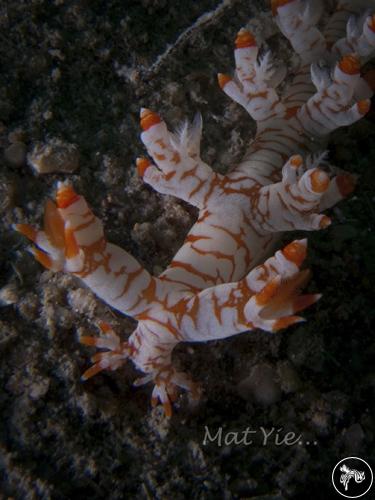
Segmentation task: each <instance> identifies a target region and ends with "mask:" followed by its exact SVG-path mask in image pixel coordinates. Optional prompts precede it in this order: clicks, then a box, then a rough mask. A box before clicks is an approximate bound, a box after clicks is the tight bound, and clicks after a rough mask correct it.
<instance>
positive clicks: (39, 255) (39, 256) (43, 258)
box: [30, 247, 53, 269]
mask: <svg viewBox="0 0 375 500" xmlns="http://www.w3.org/2000/svg"><path fill="white" fill-rule="evenodd" d="M30 252H31V253H32V254H33V255H34V258H35V259H36V260H37V261H38V262H39V264H42V266H43V267H45V268H46V269H52V265H53V263H52V260H51V258H50V256H49V255H47V254H46V253H45V252H42V250H39V248H35V247H33V248H31V249H30Z"/></svg>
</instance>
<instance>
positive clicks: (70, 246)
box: [64, 227, 79, 259]
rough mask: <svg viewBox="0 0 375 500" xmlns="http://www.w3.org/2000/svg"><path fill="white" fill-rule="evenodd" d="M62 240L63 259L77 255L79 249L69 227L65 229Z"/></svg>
mask: <svg viewBox="0 0 375 500" xmlns="http://www.w3.org/2000/svg"><path fill="white" fill-rule="evenodd" d="M64 238H65V257H66V258H67V259H72V258H73V257H75V256H76V255H78V254H79V247H78V245H77V242H76V239H75V237H74V231H73V229H72V228H70V227H66V228H65V232H64Z"/></svg>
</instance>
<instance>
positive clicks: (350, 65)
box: [339, 54, 361, 75]
mask: <svg viewBox="0 0 375 500" xmlns="http://www.w3.org/2000/svg"><path fill="white" fill-rule="evenodd" d="M339 68H340V69H341V71H343V72H344V73H346V74H347V75H357V74H358V73H359V72H360V70H361V63H360V61H359V59H358V57H357V56H356V55H354V54H349V55H347V56H344V57H343V58H342V59H341V61H340V62H339Z"/></svg>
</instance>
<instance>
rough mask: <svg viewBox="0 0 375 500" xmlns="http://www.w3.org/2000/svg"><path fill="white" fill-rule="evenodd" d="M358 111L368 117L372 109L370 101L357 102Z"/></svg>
mask: <svg viewBox="0 0 375 500" xmlns="http://www.w3.org/2000/svg"><path fill="white" fill-rule="evenodd" d="M357 107H358V111H359V112H360V114H361V115H366V114H367V113H368V112H369V111H370V108H371V101H370V99H363V100H362V101H358V102H357Z"/></svg>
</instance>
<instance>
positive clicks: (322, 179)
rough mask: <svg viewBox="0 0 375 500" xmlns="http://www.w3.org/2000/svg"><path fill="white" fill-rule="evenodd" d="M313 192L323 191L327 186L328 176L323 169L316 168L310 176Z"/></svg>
mask: <svg viewBox="0 0 375 500" xmlns="http://www.w3.org/2000/svg"><path fill="white" fill-rule="evenodd" d="M310 179H311V187H312V190H313V191H314V193H324V191H327V189H328V186H329V177H328V175H327V174H326V173H325V172H323V170H319V169H316V170H314V172H313V173H312V174H311V176H310Z"/></svg>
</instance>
